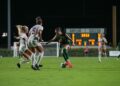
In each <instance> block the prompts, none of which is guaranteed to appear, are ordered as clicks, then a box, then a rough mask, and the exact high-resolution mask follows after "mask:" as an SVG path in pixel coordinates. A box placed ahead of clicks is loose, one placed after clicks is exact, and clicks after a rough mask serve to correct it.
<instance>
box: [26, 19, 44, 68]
mask: <svg viewBox="0 0 120 86" xmlns="http://www.w3.org/2000/svg"><path fill="white" fill-rule="evenodd" d="M42 31H43V26H42V19H41V17H37V18H36V25H34V26H33V27H32V28H31V29H30V31H29V39H28V46H29V49H30V50H31V51H32V52H33V53H34V57H33V58H32V69H34V70H39V67H40V66H42V65H40V63H41V60H42V58H43V55H44V49H43V47H42V45H41V43H40V41H43V39H42Z"/></svg>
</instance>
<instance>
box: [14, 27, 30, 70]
mask: <svg viewBox="0 0 120 86" xmlns="http://www.w3.org/2000/svg"><path fill="white" fill-rule="evenodd" d="M16 27H17V29H18V34H19V37H16V38H17V39H19V53H20V55H22V56H23V57H24V58H23V59H21V60H20V62H19V63H17V66H18V68H20V67H21V64H23V63H26V62H28V61H30V59H31V56H32V52H31V51H30V50H29V49H28V46H27V43H28V37H27V35H26V34H27V33H28V27H27V26H22V25H17V26H16Z"/></svg>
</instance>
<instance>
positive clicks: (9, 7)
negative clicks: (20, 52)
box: [7, 0, 11, 49]
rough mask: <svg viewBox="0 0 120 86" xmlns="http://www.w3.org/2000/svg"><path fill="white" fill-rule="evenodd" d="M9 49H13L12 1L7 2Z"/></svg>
mask: <svg viewBox="0 0 120 86" xmlns="http://www.w3.org/2000/svg"><path fill="white" fill-rule="evenodd" d="M7 30H8V49H10V48H11V0H7Z"/></svg>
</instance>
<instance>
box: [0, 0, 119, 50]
mask: <svg viewBox="0 0 120 86" xmlns="http://www.w3.org/2000/svg"><path fill="white" fill-rule="evenodd" d="M8 1H10V5H11V6H10V11H11V13H10V14H11V15H10V17H11V20H10V23H11V24H10V27H8ZM113 6H116V22H117V23H116V30H117V31H116V44H117V43H118V41H119V40H120V38H119V37H120V34H119V33H120V29H119V28H120V6H119V1H117V0H78V1H77V0H0V48H7V47H8V46H9V45H8V41H10V43H11V44H10V46H12V45H13V42H14V41H17V40H15V39H14V36H15V35H17V30H16V28H15V26H16V25H17V24H22V25H27V26H28V27H29V28H30V27H32V26H33V25H34V24H35V17H36V16H41V17H42V18H43V26H44V28H45V29H44V32H43V39H44V41H48V40H50V39H51V38H52V37H53V36H54V29H55V27H56V26H61V27H63V28H105V36H106V38H107V39H108V42H109V44H111V45H113V16H112V14H113V13H112V12H113V10H112V7H113ZM8 28H11V35H10V36H11V39H10V40H8V36H6V34H7V33H8Z"/></svg>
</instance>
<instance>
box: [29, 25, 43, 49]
mask: <svg viewBox="0 0 120 86" xmlns="http://www.w3.org/2000/svg"><path fill="white" fill-rule="evenodd" d="M39 31H43V26H42V25H35V26H33V27H32V28H31V29H30V31H29V39H28V46H29V47H36V46H41V44H40V43H39V41H38V39H39V34H38V32H39Z"/></svg>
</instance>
